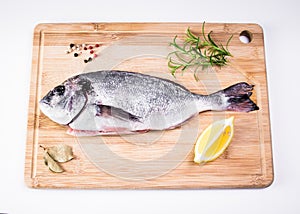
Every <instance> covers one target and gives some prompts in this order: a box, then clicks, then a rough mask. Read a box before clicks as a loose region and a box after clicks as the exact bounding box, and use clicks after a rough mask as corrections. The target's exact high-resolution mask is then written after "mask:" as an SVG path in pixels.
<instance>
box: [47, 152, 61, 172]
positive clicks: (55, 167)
mask: <svg viewBox="0 0 300 214" xmlns="http://www.w3.org/2000/svg"><path fill="white" fill-rule="evenodd" d="M44 162H45V164H46V166H48V167H49V169H50V170H51V171H52V172H57V173H60V172H63V171H64V170H63V168H61V167H60V166H59V165H58V163H56V162H55V160H53V158H52V157H51V156H50V155H49V153H48V152H47V151H45V153H44Z"/></svg>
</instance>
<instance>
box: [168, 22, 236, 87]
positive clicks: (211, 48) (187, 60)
mask: <svg viewBox="0 0 300 214" xmlns="http://www.w3.org/2000/svg"><path fill="white" fill-rule="evenodd" d="M204 25H205V22H204V23H203V25H202V34H201V35H202V38H200V36H196V35H195V34H193V33H192V32H191V30H190V28H188V29H187V31H186V38H185V41H184V43H183V44H182V45H180V44H178V42H177V41H176V39H177V36H175V37H174V39H173V42H171V43H170V45H171V46H173V47H174V48H175V51H173V52H171V53H170V54H169V55H168V58H169V61H168V67H169V69H170V71H171V74H172V75H173V76H175V73H176V71H177V70H181V71H182V72H184V71H185V70H186V69H187V68H190V69H193V70H194V77H195V79H196V80H197V81H198V80H199V78H198V75H197V74H198V71H199V69H204V68H207V67H208V66H218V67H221V66H224V65H226V64H227V62H228V60H227V57H229V56H232V54H231V53H230V52H229V50H228V44H229V42H230V41H231V39H232V36H233V35H232V36H231V37H230V38H229V39H228V41H227V43H226V45H225V46H223V45H222V44H219V45H218V44H217V43H216V42H215V41H214V40H213V39H212V36H211V34H212V31H210V32H209V33H208V34H207V36H206V35H205V32H204Z"/></svg>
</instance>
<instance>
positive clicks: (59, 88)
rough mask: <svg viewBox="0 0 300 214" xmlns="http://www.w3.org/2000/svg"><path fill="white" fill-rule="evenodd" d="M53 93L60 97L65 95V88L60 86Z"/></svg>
mask: <svg viewBox="0 0 300 214" xmlns="http://www.w3.org/2000/svg"><path fill="white" fill-rule="evenodd" d="M53 92H54V93H55V94H58V95H63V94H64V93H65V86H63V85H59V86H56V87H55V88H54V89H53Z"/></svg>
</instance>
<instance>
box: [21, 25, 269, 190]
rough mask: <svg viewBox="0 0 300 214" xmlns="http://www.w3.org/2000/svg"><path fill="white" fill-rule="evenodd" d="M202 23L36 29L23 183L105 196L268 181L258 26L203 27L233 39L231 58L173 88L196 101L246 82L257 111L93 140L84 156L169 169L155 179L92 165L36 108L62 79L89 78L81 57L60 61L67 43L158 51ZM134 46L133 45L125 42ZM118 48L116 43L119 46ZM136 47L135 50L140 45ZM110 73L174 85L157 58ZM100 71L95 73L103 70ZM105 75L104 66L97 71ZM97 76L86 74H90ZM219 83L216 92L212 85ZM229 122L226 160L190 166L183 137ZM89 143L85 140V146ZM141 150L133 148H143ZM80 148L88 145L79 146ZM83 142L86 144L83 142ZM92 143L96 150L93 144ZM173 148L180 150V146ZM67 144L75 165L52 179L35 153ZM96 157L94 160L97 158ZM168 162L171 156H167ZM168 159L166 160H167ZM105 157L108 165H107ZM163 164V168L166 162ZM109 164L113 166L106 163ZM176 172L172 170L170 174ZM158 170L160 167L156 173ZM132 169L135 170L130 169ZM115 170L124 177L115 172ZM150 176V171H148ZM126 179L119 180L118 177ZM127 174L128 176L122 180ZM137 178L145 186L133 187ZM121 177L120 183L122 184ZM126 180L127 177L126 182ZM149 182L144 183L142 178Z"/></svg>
mask: <svg viewBox="0 0 300 214" xmlns="http://www.w3.org/2000/svg"><path fill="white" fill-rule="evenodd" d="M201 26H202V24H201V23H86V24H40V25H38V26H37V27H36V28H35V31H34V39H33V57H32V74H31V84H30V85H31V87H30V98H29V99H30V100H29V112H28V129H27V147H26V163H25V182H26V184H27V185H28V186H29V187H33V188H93V189H95V188H102V189H103V188H104V189H111V188H114V189H136V188H138V189H140V188H142V189H162V188H164V189H199V188H262V187H267V186H268V185H270V184H271V183H272V181H273V164H272V149H271V134H270V121H269V106H268V91H267V80H266V67H265V53H264V39H263V30H262V28H261V27H260V26H259V25H256V24H217V23H215V24H214V23H207V24H206V25H205V27H206V31H207V32H209V31H210V30H213V34H212V35H213V38H214V39H215V40H217V41H220V42H223V43H224V42H225V41H226V40H227V38H229V36H230V35H231V34H233V39H232V41H231V43H230V46H229V50H230V51H231V52H232V54H233V56H234V57H233V58H232V59H231V60H230V65H229V66H227V67H224V68H222V69H220V70H215V71H212V72H211V73H210V72H209V73H205V72H203V73H201V74H200V75H201V76H200V78H201V81H199V82H195V81H194V79H193V74H192V73H191V72H189V73H188V72H187V73H185V74H184V75H180V74H178V75H177V78H176V82H178V83H180V84H182V85H184V86H185V87H187V88H188V89H189V90H191V91H193V92H195V93H201V94H207V93H208V92H212V91H214V90H218V89H221V88H224V87H227V86H229V85H232V84H234V83H237V82H241V81H246V82H249V83H251V84H254V85H255V89H254V94H253V95H252V96H253V100H254V101H255V102H256V103H257V104H258V106H259V107H260V110H259V111H255V112H251V113H235V112H218V113H217V112H205V113H201V114H199V115H198V116H197V117H195V118H193V119H192V120H190V121H188V122H187V123H186V124H184V125H183V126H182V127H181V128H177V129H174V130H169V131H165V132H161V133H154V134H153V133H146V134H139V135H130V136H105V137H99V138H97V139H100V141H101V144H100V143H99V144H98V143H97V141H95V138H92V139H91V142H92V143H90V144H89V146H90V147H89V148H94V147H93V146H95V151H96V149H98V148H100V149H101V148H103V150H105V149H107V148H108V149H109V151H112V153H113V154H117V156H118V157H121V158H123V160H133V161H134V163H137V164H139V163H140V164H143V163H146V162H147V161H148V162H147V163H150V164H151V163H152V164H153V163H157V162H156V160H160V162H159V163H161V164H162V166H163V165H164V164H169V163H172V161H173V162H174V164H175V165H176V167H172V168H170V169H169V170H167V171H163V172H162V173H161V174H155V173H154V174H153V176H152V177H151V176H150V175H151V173H152V172H151V170H152V169H153V166H151V165H150V166H149V168H147V167H145V168H137V169H139V171H137V172H134V170H133V169H134V167H135V166H133V167H132V168H131V167H123V168H121V167H120V168H118V167H119V166H116V165H114V164H112V167H115V168H113V169H111V170H110V169H108V170H107V169H104V168H105V167H104V168H101V167H99V165H97V164H95V162H93V161H91V160H92V159H91V157H89V154H88V153H89V152H90V151H87V150H86V149H85V146H86V145H87V144H83V143H82V142H83V141H82V139H78V138H76V137H73V136H70V135H67V134H66V127H63V126H60V125H58V124H56V123H54V122H52V121H51V120H50V119H48V118H47V117H45V115H43V114H42V113H41V112H40V110H39V106H38V101H39V100H40V99H41V97H43V96H44V95H45V94H46V93H47V91H49V90H50V89H51V88H53V87H54V86H56V85H58V84H60V83H61V82H63V81H64V80H65V79H67V78H69V77H71V76H73V75H76V74H80V73H82V72H83V71H87V69H89V68H88V66H89V65H88V66H86V64H84V63H83V56H80V57H79V58H74V57H72V56H71V55H67V54H65V53H64V51H65V50H66V48H67V46H68V45H69V43H70V42H74V43H87V44H95V43H98V42H99V43H100V44H101V45H102V46H101V47H100V48H99V50H98V52H99V55H100V57H105V54H107V53H108V51H109V50H110V49H109V48H111V47H112V46H114V45H115V44H124V43H122V41H125V43H126V44H125V45H124V46H125V47H127V46H130V47H132V46H135V47H137V48H141V47H153V46H154V47H163V46H166V45H167V44H165V43H164V41H165V40H164V39H167V41H171V40H172V38H173V37H174V35H178V36H179V38H183V36H184V33H185V30H186V28H187V27H190V28H191V29H192V31H193V32H195V33H200V30H201ZM243 30H248V31H250V32H251V33H252V36H253V39H252V41H251V42H250V43H249V44H243V43H241V42H240V40H239V34H240V33H241V32H242V31H243ZM149 35H152V36H153V35H155V36H157V37H159V36H161V37H163V38H164V39H162V40H161V41H160V40H158V41H147V40H142V41H138V42H135V40H134V38H137V37H139V36H149ZM131 38H133V40H131ZM120 42H121V43H120ZM139 42H140V43H139ZM111 57H113V58H114V57H115V61H118V60H120V63H117V64H115V65H114V66H112V67H111V69H121V70H128V71H134V72H141V73H147V74H152V75H158V76H163V77H167V78H169V79H171V80H174V81H175V79H172V77H171V75H170V73H169V71H168V68H167V65H166V63H167V60H166V58H165V57H163V56H158V55H157V56H149V55H138V56H132V57H128V58H126V60H124V59H121V58H120V59H117V58H118V57H120V56H119V53H115V54H114V55H112V56H111ZM101 66H102V65H101V64H100V66H98V67H97V69H98V70H101V69H102V68H103V67H101ZM103 66H104V67H105V66H106V65H103ZM93 69H95V68H92V69H91V70H93ZM212 78H215V79H217V81H218V84H217V85H216V82H215V80H214V79H212ZM232 115H234V116H235V118H236V119H235V135H234V137H233V140H232V143H231V145H230V146H229V147H228V149H227V150H226V152H225V153H224V154H223V155H222V156H221V157H220V158H218V159H217V160H215V161H213V162H211V163H208V164H205V165H203V166H198V165H196V164H195V163H193V156H194V154H193V143H194V142H190V139H188V138H186V139H181V140H178V139H179V138H180V136H182V134H186V133H187V134H188V131H193V130H194V131H195V130H196V134H197V135H198V134H200V133H201V132H202V131H203V130H204V129H205V128H206V127H207V126H208V125H209V124H210V123H211V122H213V121H214V120H216V118H223V117H229V116H232ZM87 139H88V138H87ZM149 139H150V141H151V143H150V144H147V145H143V144H142V145H141V144H139V143H138V142H146V141H147V142H149ZM84 141H86V140H84ZM87 141H88V140H87ZM95 142H96V143H95ZM178 142H179V143H178ZM58 143H65V144H68V145H70V146H72V147H73V151H74V154H75V156H76V157H75V159H74V160H72V161H70V162H68V163H65V164H63V167H64V169H65V172H64V173H60V174H57V173H52V172H50V171H49V170H48V168H47V167H46V166H45V165H44V162H43V150H42V149H41V148H39V146H40V145H43V146H44V147H49V146H52V145H55V144H58ZM185 146H190V150H189V152H188V153H187V155H186V156H185V157H184V158H183V159H182V160H177V159H176V156H175V158H174V160H173V159H172V158H168V160H165V159H164V158H163V157H167V155H168V154H170V153H172V152H173V151H174V148H176V149H178V148H179V149H180V148H182V149H183V148H186V147H185ZM96 155H97V154H96ZM168 157H169V156H168ZM170 157H171V156H170ZM109 158H112V157H110V156H109V157H106V160H110V159H109ZM168 161H169V162H168ZM111 162H112V163H114V159H113V158H112V159H111ZM174 164H173V165H172V164H171V165H172V166H174ZM157 168H159V166H157ZM135 169H136V168H135ZM118 170H124V171H122V172H119V171H118ZM149 170H150V171H149ZM122 173H125V174H122ZM126 173H127V174H126ZM134 173H138V174H139V175H141V176H144V177H142V178H144V179H134V178H135V177H134ZM122 175H126V176H127V177H126V176H125V178H124V177H122ZM128 175H132V176H131V177H128ZM148 175H149V176H148Z"/></svg>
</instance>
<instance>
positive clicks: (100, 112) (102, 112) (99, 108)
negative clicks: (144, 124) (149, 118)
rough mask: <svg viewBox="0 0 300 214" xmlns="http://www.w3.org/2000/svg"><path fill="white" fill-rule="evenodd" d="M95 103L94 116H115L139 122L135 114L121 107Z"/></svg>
mask: <svg viewBox="0 0 300 214" xmlns="http://www.w3.org/2000/svg"><path fill="white" fill-rule="evenodd" d="M95 105H96V112H97V113H96V116H99V117H115V118H118V119H120V120H124V121H136V122H140V117H138V116H135V115H133V114H131V113H129V112H127V111H124V110H123V109H121V108H116V107H113V106H108V105H99V104H95Z"/></svg>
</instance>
